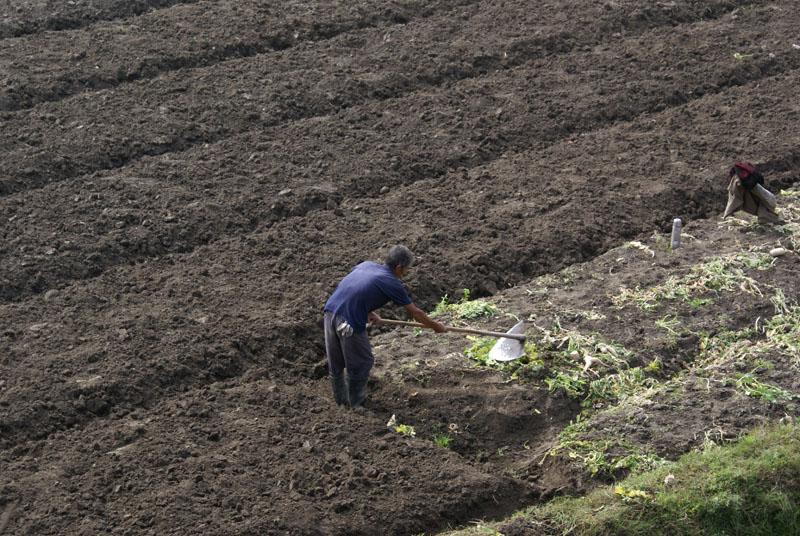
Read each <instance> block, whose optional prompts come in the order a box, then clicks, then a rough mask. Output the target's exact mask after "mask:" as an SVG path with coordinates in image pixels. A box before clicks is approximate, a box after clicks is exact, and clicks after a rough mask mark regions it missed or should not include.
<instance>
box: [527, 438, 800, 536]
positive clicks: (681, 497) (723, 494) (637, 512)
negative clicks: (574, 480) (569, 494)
mask: <svg viewBox="0 0 800 536" xmlns="http://www.w3.org/2000/svg"><path fill="white" fill-rule="evenodd" d="M519 515H521V516H522V517H525V518H528V519H529V520H531V522H535V523H536V524H537V525H541V526H546V527H548V529H549V531H548V532H546V533H547V534H576V535H577V534H579V535H587V536H588V535H639V534H648V535H651V536H657V535H665V536H666V535H669V536H679V535H687V536H688V535H704V534H709V535H731V536H732V535H742V536H745V535H747V536H768V535H770V536H771V535H784V534H785V535H789V534H797V533H798V527H800V426H798V424H797V423H796V422H795V423H789V424H785V425H780V426H776V427H774V428H770V429H762V430H756V431H753V432H752V433H750V434H748V435H747V436H745V437H743V438H742V439H741V440H739V441H738V442H736V443H734V444H726V445H722V446H713V445H712V446H710V447H708V448H706V449H704V450H703V451H698V452H692V453H690V454H687V455H685V456H683V457H682V458H681V459H680V460H678V461H677V462H674V463H668V464H664V465H663V466H661V467H659V468H658V469H656V470H653V471H650V472H647V473H645V474H640V475H635V476H631V477H629V478H627V479H625V480H624V481H623V482H621V483H619V484H617V485H616V486H611V487H608V488H603V489H599V490H596V491H594V492H592V493H590V494H589V495H587V496H586V497H582V498H577V499H575V498H561V499H556V500H554V501H551V502H550V503H548V504H546V505H543V506H539V507H534V508H533V509H530V510H528V511H526V512H523V513H521V514H519Z"/></svg>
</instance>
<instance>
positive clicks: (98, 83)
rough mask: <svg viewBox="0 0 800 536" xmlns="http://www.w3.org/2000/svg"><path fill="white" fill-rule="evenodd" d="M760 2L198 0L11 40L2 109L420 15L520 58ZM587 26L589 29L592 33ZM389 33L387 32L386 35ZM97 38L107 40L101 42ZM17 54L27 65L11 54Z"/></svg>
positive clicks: (491, 55) (491, 53)
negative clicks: (333, 0)
mask: <svg viewBox="0 0 800 536" xmlns="http://www.w3.org/2000/svg"><path fill="white" fill-rule="evenodd" d="M762 3H763V2H760V1H757V0H756V1H753V0H748V1H744V0H714V1H712V2H706V3H704V4H703V5H699V4H697V2H692V1H688V0H682V1H680V2H675V3H672V4H670V5H657V6H652V5H649V4H647V3H645V2H640V1H630V0H628V1H626V2H618V3H614V4H606V5H600V4H597V3H592V2H583V3H581V4H571V5H570V6H569V7H565V6H560V5H550V4H541V5H537V6H535V7H534V9H531V6H530V5H528V4H527V3H525V2H521V1H519V0H516V1H515V2H514V3H513V4H510V3H509V2H505V3H504V4H503V5H502V6H496V5H494V4H490V5H488V6H486V5H485V4H478V3H477V2H476V1H475V0H461V1H460V2H458V3H453V2H433V3H431V2H424V3H422V2H418V1H413V0H412V1H408V2H393V3H388V4H387V3H386V2H381V1H368V2H360V3H349V4H348V6H347V8H345V7H344V6H338V7H337V8H336V9H334V10H331V9H330V6H322V5H317V4H314V3H312V4H310V5H306V4H288V5H283V6H281V9H280V10H276V9H274V8H269V7H268V6H263V5H260V4H258V3H256V2H237V3H229V2H202V1H201V2H197V3H196V4H189V5H180V6H176V7H174V8H171V9H166V10H160V11H158V12H156V13H154V14H150V15H146V16H143V17H138V18H136V19H134V20H133V21H124V23H113V24H107V25H98V26H95V27H92V28H89V29H86V30H81V31H76V32H63V33H45V34H39V35H33V36H28V37H25V38H22V39H15V40H8V41H7V44H8V50H9V51H10V52H9V54H8V56H7V58H8V59H6V60H5V61H3V60H2V59H0V64H5V66H6V69H5V71H6V72H8V73H9V74H8V79H7V80H8V82H7V84H6V86H7V88H6V89H4V91H3V94H2V97H3V98H0V109H5V110H14V109H20V108H27V107H30V106H33V105H35V104H36V103H38V102H42V101H49V100H55V99H61V98H63V97H64V96H67V95H70V94H74V93H76V92H80V91H85V90H87V89H100V88H104V87H115V86H117V85H119V84H124V83H127V82H130V81H133V80H138V79H140V78H152V77H154V76H156V75H158V74H161V73H163V72H165V71H172V70H176V69H185V68H187V67H197V66H203V65H211V64H215V63H217V62H220V61H224V60H226V59H228V58H235V57H239V56H246V57H249V56H255V55H258V54H263V53H270V52H272V51H275V50H281V49H286V48H291V47H294V46H296V45H298V44H302V43H304V42H306V41H315V40H319V39H323V40H325V39H329V38H331V37H334V36H337V35H340V34H343V33H346V32H351V31H353V30H357V29H359V28H364V27H370V26H383V25H390V26H392V25H398V24H406V23H409V22H411V23H413V22H414V21H415V19H419V18H426V17H433V16H435V15H436V14H442V15H441V16H442V17H443V18H445V19H447V20H446V23H447V24H448V25H449V26H451V27H452V26H454V25H456V24H457V23H459V22H461V20H462V19H467V21H468V22H470V18H471V17H474V15H475V14H478V15H480V13H481V12H490V13H493V14H492V15H491V16H488V17H480V16H478V22H481V21H482V22H483V24H484V25H485V27H487V28H488V27H491V31H487V32H485V33H486V34H487V35H488V36H489V37H488V39H490V40H494V41H495V42H496V43H500V42H503V41H504V40H508V39H514V40H515V42H512V43H511V44H510V46H509V47H508V50H506V51H505V52H506V53H507V54H509V53H510V54H511V55H512V56H514V55H518V54H519V53H520V52H524V51H525V50H526V49H527V50H531V48H533V50H539V49H542V48H544V49H550V50H562V51H563V50H569V49H570V48H573V47H575V46H579V45H585V44H592V42H593V41H596V40H597V39H598V38H602V37H604V36H606V37H608V36H611V34H612V33H614V32H621V31H640V30H642V29H645V28H649V27H654V26H660V25H669V24H678V23H684V22H691V21H694V20H698V19H702V18H713V17H718V16H719V15H721V14H723V13H726V12H730V11H731V10H734V9H736V8H738V7H741V6H753V5H760V4H762ZM450 10H453V11H450ZM444 14H446V16H445V15H444ZM219 20H225V21H226V24H225V26H224V27H220V26H219V25H218V24H217V21H219ZM127 27H135V29H136V33H135V35H131V34H130V33H129V32H127V31H125V30H126V28H127ZM531 28H536V30H535V32H534V34H535V36H534V37H530V36H529V34H530V33H531V31H530V29H531ZM587 28H589V29H591V31H592V34H591V35H589V34H588V32H587ZM542 34H543V35H542ZM522 36H526V37H522ZM386 37H387V38H391V36H390V35H389V34H386ZM481 39H484V40H485V39H487V37H482V38H481ZM394 42H395V44H400V43H401V41H399V40H396V41H394ZM97 43H101V44H102V46H101V47H100V48H98V46H97ZM462 44H464V43H463V42H462ZM145 52H146V53H145ZM486 52H487V56H486V59H487V60H488V61H491V62H497V61H499V55H498V52H497V50H493V49H492V48H488V49H487V50H486ZM429 53H430V51H428V52H427V53H426V54H425V55H428V54H429ZM20 56H26V57H27V58H29V61H28V62H25V63H21V62H17V61H15V60H14V58H17V57H20ZM0 58H2V56H0Z"/></svg>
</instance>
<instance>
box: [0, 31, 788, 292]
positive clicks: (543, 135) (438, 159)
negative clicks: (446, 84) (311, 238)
mask: <svg viewBox="0 0 800 536" xmlns="http://www.w3.org/2000/svg"><path fill="white" fill-rule="evenodd" d="M700 31H703V26H702V25H698V27H697V28H694V29H692V30H689V31H688V32H689V33H697V32H700ZM726 31H727V30H726V28H725V27H717V28H716V29H715V32H718V33H720V34H724V33H725V32H726ZM776 31H778V32H779V33H780V27H778V28H776ZM656 37H659V38H662V39H663V36H660V35H657V34H654V33H649V34H646V35H644V36H642V37H641V38H637V39H634V40H632V41H628V42H625V43H626V44H625V45H624V47H623V48H625V49H630V50H635V49H641V45H640V42H647V41H649V40H653V39H655V38H656ZM760 37H761V36H760V34H759V38H760ZM673 39H674V41H675V42H676V43H675V44H674V45H669V48H670V50H671V53H672V55H673V58H675V59H676V61H684V58H686V59H687V63H686V64H685V66H684V69H683V72H682V74H681V75H680V76H679V77H677V78H674V77H673V79H672V80H670V82H669V83H668V84H661V85H660V86H659V87H658V90H657V91H654V90H653V89H651V88H650V87H649V85H650V84H651V78H652V77H653V76H654V75H655V73H657V72H658V68H657V65H658V63H659V62H660V61H661V60H660V57H661V50H656V51H653V52H648V53H642V54H641V55H639V56H638V57H635V58H634V59H635V60H636V62H635V63H636V67H635V69H636V70H639V71H641V72H642V73H645V75H644V80H642V81H641V82H639V83H634V80H635V79H636V78H637V76H638V77H639V78H641V76H639V75H637V73H636V72H625V73H620V72H618V70H615V69H614V64H615V63H616V61H617V60H616V56H615V54H613V53H610V54H607V55H603V54H601V53H600V52H598V51H593V52H591V53H581V54H573V55H572V56H571V57H569V58H563V60H564V61H563V63H561V64H555V65H553V64H551V63H548V62H547V61H546V60H542V61H543V62H542V63H535V64H531V66H530V68H529V69H530V71H531V72H539V71H541V72H556V73H558V72H563V71H565V70H566V71H568V72H574V73H586V74H577V75H575V76H574V77H573V78H574V80H573V81H572V84H573V87H575V88H577V87H586V88H587V91H586V94H585V95H586V96H585V97H584V98H582V99H580V100H576V99H575V98H574V93H572V94H569V95H567V94H564V95H563V97H564V98H558V97H554V96H552V95H553V88H556V87H557V86H558V85H560V84H561V81H560V79H559V78H558V77H556V78H554V79H553V80H549V79H548V78H547V77H545V78H543V79H541V80H539V81H535V82H527V81H524V82H523V83H522V84H520V83H519V82H515V81H514V79H517V80H519V79H524V76H521V73H520V72H519V70H517V71H513V72H510V73H506V74H505V75H497V76H495V77H494V78H487V79H481V80H475V81H471V82H465V83H461V84H459V85H458V86H454V87H450V89H449V90H448V92H449V93H453V92H455V96H454V97H448V98H444V97H443V96H434V97H428V99H426V100H427V101H428V102H425V101H422V102H419V97H413V96H412V97H408V98H404V99H399V100H397V101H393V102H391V103H372V104H369V105H366V106H359V107H355V108H354V109H353V110H349V111H346V112H342V113H340V114H337V115H336V116H333V117H331V118H327V119H324V120H322V122H320V119H314V120H308V121H301V122H298V123H297V124H294V125H290V126H286V125H281V126H278V127H276V128H274V129H271V130H267V131H265V132H259V133H251V134H250V135H246V136H240V137H237V138H234V139H232V140H230V141H229V142H225V143H221V144H219V145H218V146H212V147H210V148H208V149H199V150H193V151H189V152H187V153H186V154H184V155H182V157H181V158H180V159H174V158H170V159H167V158H162V159H156V160H153V161H147V162H142V163H141V165H135V166H133V167H130V168H128V169H126V170H124V171H123V175H120V176H118V175H112V176H110V177H108V178H103V179H86V180H85V181H83V182H81V183H79V184H78V189H77V190H76V189H75V188H74V187H73V186H71V185H69V184H66V185H64V186H63V187H60V186H58V185H56V186H53V187H49V188H48V189H46V190H44V191H42V192H40V193H39V194H38V195H36V196H34V197H30V196H28V197H29V199H28V201H27V206H25V205H19V206H18V205H17V204H16V203H19V201H20V198H19V196H17V197H14V198H12V199H9V202H8V203H4V204H5V205H6V212H5V214H6V217H7V218H8V219H11V220H12V221H10V222H9V226H8V229H7V232H6V236H7V237H8V238H9V239H11V242H9V249H8V250H7V251H8V252H9V253H10V252H11V249H10V248H14V249H16V248H17V246H18V245H20V244H24V246H22V249H20V250H18V251H19V253H18V254H16V255H9V256H8V257H7V258H6V260H5V262H3V263H2V264H0V267H1V268H2V271H1V272H0V275H2V277H3V279H4V280H5V283H4V286H3V288H4V294H3V298H4V299H5V300H17V299H22V298H25V297H26V296H29V295H30V294H31V293H38V292H44V291H46V290H48V289H52V288H59V287H61V286H63V285H64V284H67V283H68V282H70V281H72V280H74V279H83V278H88V277H95V276H97V275H98V274H100V273H102V271H104V270H105V269H107V268H109V267H111V266H114V265H117V264H119V263H126V262H134V261H141V260H143V259H146V258H150V257H154V256H158V255H162V254H166V253H185V252H189V251H191V250H193V249H194V248H195V247H197V246H199V245H202V244H205V243H208V242H210V241H213V240H217V239H220V238H225V237H227V236H230V235H231V234H241V233H247V232H250V231H252V230H253V229H254V228H256V227H257V226H258V225H259V224H260V223H261V222H271V221H276V220H279V219H281V218H285V217H287V216H297V215H299V214H304V213H307V212H308V211H311V210H317V209H319V208H320V207H325V206H328V205H330V204H331V203H333V204H336V203H338V202H339V201H340V200H341V199H342V198H344V197H347V198H350V199H354V198H359V197H364V196H366V197H370V196H375V195H379V191H380V190H381V188H384V187H386V188H390V187H396V186H399V185H401V184H409V183H412V182H414V181H418V180H424V179H429V178H433V177H437V176H442V175H444V174H445V173H447V172H448V170H452V169H455V168H463V169H464V170H467V169H469V168H472V167H475V166H480V165H484V164H486V163H488V162H491V161H493V160H495V159H497V158H498V157H500V156H502V155H504V154H505V153H507V152H509V151H519V150H524V149H525V148H530V147H537V148H545V147H547V146H549V145H551V144H557V143H558V142H559V140H563V139H565V138H569V137H570V136H572V135H573V134H574V133H576V132H579V131H584V132H586V131H591V130H596V129H602V128H605V126H607V125H608V124H611V123H613V122H614V121H619V120H623V119H630V118H633V117H636V116H639V115H641V114H646V113H651V112H653V111H656V110H659V109H662V108H663V107H664V106H665V103H669V104H668V106H679V105H680V103H683V102H685V101H689V100H692V99H697V98H700V97H701V96H702V95H709V94H712V93H715V92H717V91H721V89H722V88H725V87H730V86H736V85H740V84H746V83H751V82H752V81H753V78H755V80H760V79H762V77H766V76H769V75H770V74H771V73H773V72H774V71H780V70H781V69H786V68H796V67H797V66H798V65H795V64H797V63H798V62H799V61H800V60H798V59H797V56H795V57H794V58H792V57H791V56H790V57H789V58H788V59H787V58H785V57H784V56H783V55H781V56H775V55H774V56H775V57H769V55H767V54H764V59H763V61H761V60H760V61H754V62H750V63H748V64H747V65H741V64H740V62H739V61H738V60H735V59H733V58H730V59H728V63H727V65H726V64H725V61H724V60H723V58H722V57H720V54H719V52H718V50H717V49H718V47H717V46H716V45H711V46H710V48H711V50H712V52H710V55H709V56H706V55H704V54H702V53H701V51H700V50H699V49H697V48H696V47H691V48H688V47H684V48H683V49H681V48H679V42H680V41H681V40H683V39H685V36H684V35H676V36H675V37H674V38H673ZM665 48H666V46H665ZM703 52H705V51H703ZM689 58H691V59H692V63H691V64H689V63H688V59H689ZM707 64H720V65H721V66H723V67H722V68H718V69H719V70H718V71H717V72H716V73H714V74H713V75H710V74H709V72H708V71H706V68H707V67H706V65H707ZM591 66H593V67H595V68H596V71H591V69H590V67H591ZM694 70H697V72H693V71H694ZM598 73H600V74H598ZM620 76H624V77H626V78H627V79H628V80H629V82H628V84H627V87H626V88H625V89H623V90H619V89H616V88H614V87H613V86H612V85H611V84H612V81H613V80H615V79H617V78H619V77H620ZM670 76H671V77H672V75H670ZM499 88H502V91H503V92H504V93H506V94H509V95H518V96H519V100H517V99H506V98H495V99H488V98H487V97H486V95H490V94H492V93H495V92H497V91H498V90H499ZM607 88H608V89H607ZM615 90H616V93H614V91H615ZM539 94H550V95H551V97H550V100H549V102H547V103H544V104H543V103H539V102H536V100H537V95H539ZM470 102H473V103H475V102H477V103H478V104H474V105H469V108H467V109H466V110H463V111H461V110H460V109H461V108H463V107H464V103H470ZM529 102H532V103H533V104H528V103H529ZM379 107H380V108H381V110H382V112H380V113H379V112H378V108H379ZM406 110H413V111H414V114H413V115H411V116H410V117H407V118H404V119H402V120H399V119H398V118H400V117H403V113H404V111H406ZM428 110H437V112H436V113H437V114H438V117H426V115H427V114H428V113H429V112H428ZM497 110H501V113H500V114H497V113H496V112H497ZM476 112H477V113H476ZM370 117H375V118H376V121H375V122H374V124H370V125H369V126H367V125H366V124H364V123H365V122H364V118H370ZM420 118H422V120H420ZM354 124H355V125H359V124H360V126H358V128H357V129H355V130H354V129H353V125H354ZM320 126H324V127H325V128H324V131H326V132H328V133H330V134H329V135H324V136H320V134H318V133H317V132H316V131H317V130H319V129H320ZM351 130H352V131H353V135H347V136H344V137H342V136H341V135H340V133H341V132H345V131H351ZM386 132H391V134H388V135H387V134H386ZM445 132H447V134H445ZM284 138H288V139H293V140H296V142H295V144H294V145H292V146H290V147H286V146H285V145H284V144H283V143H281V142H280V141H264V140H280V139H284ZM411 139H417V140H421V139H425V140H427V141H426V143H425V144H422V145H420V148H419V149H417V150H414V151H409V150H408V149H404V150H403V153H402V154H400V153H398V152H397V151H395V150H394V149H393V148H394V147H401V146H404V145H405V140H411ZM354 144H357V146H358V147H359V149H358V154H363V155H364V156H363V158H360V159H357V160H351V159H340V158H332V155H337V154H347V153H348V152H349V151H351V150H352V147H353V145H354ZM237 147H250V148H252V149H251V150H249V151H247V153H246V157H245V155H244V154H243V156H242V158H241V159H240V160H239V161H236V162H231V161H226V160H225V158H220V157H217V156H212V155H215V154H216V155H220V156H221V155H228V154H231V152H235V151H236V150H237V149H236V148H237ZM301 155H302V156H301ZM173 156H175V155H173ZM201 160H220V161H225V164H224V166H225V168H226V169H227V170H228V172H232V171H233V169H236V171H235V174H236V175H238V176H241V177H242V179H241V180H238V181H236V182H235V183H232V184H231V185H229V187H228V188H226V190H225V191H224V192H218V191H215V188H214V185H215V183H216V182H217V177H219V174H220V173H221V172H222V170H221V169H218V168H210V169H203V170H202V171H201V172H200V174H198V173H197V172H193V174H192V176H191V177H187V176H186V173H185V172H184V171H183V169H184V168H185V167H186V166H187V165H188V163H189V162H192V161H201ZM376 161H383V162H387V164H388V166H387V167H382V166H378V167H377V168H375V167H374V166H373V165H371V164H370V162H376ZM352 170H361V171H357V172H355V173H354V172H353V171H352ZM465 172H466V171H465ZM162 177H168V178H169V183H170V184H174V187H173V188H170V189H168V190H166V191H164V190H163V189H162V185H163V184H164V181H163V179H162ZM244 177H249V178H248V179H244ZM330 177H346V178H343V179H340V180H338V181H334V182H332V183H331V182H330ZM255 183H257V184H258V186H257V187H256V188H257V193H256V194H255V195H250V194H248V193H247V192H248V190H249V189H252V188H253V187H254V184H255ZM328 183H329V184H330V186H324V187H321V188H320V187H315V186H320V185H325V184H328ZM197 184H203V185H204V189H203V190H202V191H201V190H198V189H196V185H197ZM181 185H184V186H181ZM189 185H195V186H194V187H191V188H190V187H189ZM291 188H293V189H295V190H296V191H295V192H292V193H290V194H289V195H286V196H278V195H277V194H278V193H279V192H280V191H282V190H286V189H291ZM81 190H82V191H83V192H81ZM143 192H149V193H148V195H149V196H156V195H160V197H163V200H162V201H161V202H160V203H158V204H151V205H149V206H142V205H141V204H137V205H134V206H131V205H130V201H129V199H134V198H136V197H137V196H138V195H141V194H142V193H143ZM67 197H68V198H74V199H73V200H74V203H73V204H74V206H73V207H71V208H70V209H69V211H68V213H69V214H70V215H71V218H73V219H74V221H75V222H77V223H73V224H72V225H69V226H67V227H62V230H63V231H64V232H65V234H64V236H63V238H67V237H68V236H69V238H68V240H67V241H66V242H62V243H61V244H54V243H53V242H52V240H50V239H49V238H47V236H46V235H45V233H44V229H45V228H49V227H50V226H49V225H45V226H41V227H39V226H31V225H30V221H31V220H32V219H34V220H38V219H40V218H42V217H44V218H47V217H48V216H47V211H46V209H45V207H46V206H47V205H49V204H50V203H52V202H54V200H57V199H58V198H67ZM101 207H104V209H103V210H102V214H100V213H99V212H98V211H99V210H100V208H101ZM209 211H211V213H213V214H214V216H213V217H209ZM40 229H41V230H40Z"/></svg>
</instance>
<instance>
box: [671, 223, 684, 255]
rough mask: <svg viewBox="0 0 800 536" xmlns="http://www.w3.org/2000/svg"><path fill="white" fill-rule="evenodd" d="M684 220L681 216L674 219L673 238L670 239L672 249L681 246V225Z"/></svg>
mask: <svg viewBox="0 0 800 536" xmlns="http://www.w3.org/2000/svg"><path fill="white" fill-rule="evenodd" d="M682 224H683V222H682V221H681V219H680V218H675V219H674V220H672V239H671V240H670V245H671V246H672V249H675V248H679V247H681V225H682Z"/></svg>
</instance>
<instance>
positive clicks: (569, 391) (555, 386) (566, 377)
mask: <svg viewBox="0 0 800 536" xmlns="http://www.w3.org/2000/svg"><path fill="white" fill-rule="evenodd" d="M544 383H545V384H546V385H547V389H548V390H549V391H550V392H551V393H553V392H556V391H558V390H563V391H564V393H566V395H567V396H569V397H570V398H580V397H582V396H583V394H584V392H586V383H587V382H586V380H585V379H583V378H581V377H580V376H579V375H578V374H577V373H575V374H565V373H563V372H557V373H556V375H555V376H553V377H551V378H546V379H545V380H544Z"/></svg>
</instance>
